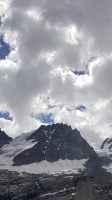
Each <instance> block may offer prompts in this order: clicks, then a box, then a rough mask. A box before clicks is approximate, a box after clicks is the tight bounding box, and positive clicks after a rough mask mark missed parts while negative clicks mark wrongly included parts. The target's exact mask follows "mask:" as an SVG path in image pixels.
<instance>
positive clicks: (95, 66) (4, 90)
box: [0, 0, 112, 142]
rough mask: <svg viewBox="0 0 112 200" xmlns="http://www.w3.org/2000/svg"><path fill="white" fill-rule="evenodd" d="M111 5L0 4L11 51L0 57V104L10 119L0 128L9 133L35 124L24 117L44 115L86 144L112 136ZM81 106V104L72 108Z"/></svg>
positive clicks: (72, 0)
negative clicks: (81, 136)
mask: <svg viewBox="0 0 112 200" xmlns="http://www.w3.org/2000/svg"><path fill="white" fill-rule="evenodd" d="M111 7H112V2H111V0H107V1H105V0H102V1H101V0H97V1H96V0H95V1H90V0H79V1H77V0H61V1H60V0H57V1H56V2H55V0H41V1H40V0H32V1H31V0H22V1H20V0H10V1H9V0H4V1H3V0H2V1H1V4H0V12H1V16H2V26H1V33H2V34H3V35H4V40H5V41H6V42H8V43H9V44H10V47H11V49H12V51H11V53H10V55H9V56H8V57H6V59H5V60H2V61H0V104H1V105H3V104H4V105H6V107H7V111H8V112H10V113H11V115H12V116H13V119H14V121H13V122H10V124H11V125H9V124H8V123H9V122H8V123H7V122H6V121H4V122H2V123H1V126H2V127H3V128H5V130H6V131H7V132H8V133H9V134H10V135H11V134H12V135H14V134H15V135H16V133H17V134H18V133H19V132H21V131H29V130H31V129H35V128H36V127H38V126H39V125H40V124H41V122H40V121H36V120H35V119H32V118H31V116H30V114H31V113H32V112H33V113H35V114H39V113H41V112H42V113H48V114H49V113H52V114H53V116H54V121H55V122H64V123H68V124H71V125H72V127H73V128H75V127H77V128H78V129H80V130H81V132H82V134H84V135H85V136H86V137H87V139H88V141H90V142H92V140H94V141H95V140H96V136H97V137H98V138H99V137H100V138H104V137H110V136H111V127H112V124H111V119H112V116H111V99H112V92H111V85H112V79H111V74H112V67H111V64H112V61H111V60H112V59H111V58H112V56H111V54H112V42H111V41H112V40H111V35H112V24H111V19H112V12H111ZM93 57H94V59H93V60H92V58H93ZM75 70H82V71H85V72H87V71H89V73H86V74H84V75H82V76H78V75H76V74H74V73H73V72H72V71H75ZM46 99H47V100H46ZM80 105H84V106H86V108H87V109H86V110H85V111H84V112H81V111H76V110H75V109H76V107H77V106H80ZM50 106H51V107H50ZM3 109H4V108H3ZM9 127H11V128H9ZM15 127H17V128H15ZM33 127H35V128H33ZM9 130H10V131H9ZM11 131H12V132H11Z"/></svg>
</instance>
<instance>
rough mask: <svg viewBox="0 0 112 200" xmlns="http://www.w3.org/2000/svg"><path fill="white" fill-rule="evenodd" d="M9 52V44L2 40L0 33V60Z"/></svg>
mask: <svg viewBox="0 0 112 200" xmlns="http://www.w3.org/2000/svg"><path fill="white" fill-rule="evenodd" d="M9 54H10V46H9V44H7V43H6V42H4V37H3V35H0V60H4V59H5V57H6V56H8V55H9Z"/></svg>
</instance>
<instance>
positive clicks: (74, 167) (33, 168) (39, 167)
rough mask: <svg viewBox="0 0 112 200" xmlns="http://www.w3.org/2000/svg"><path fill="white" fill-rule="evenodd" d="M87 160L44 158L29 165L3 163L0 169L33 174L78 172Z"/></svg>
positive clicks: (82, 168)
mask: <svg viewBox="0 0 112 200" xmlns="http://www.w3.org/2000/svg"><path fill="white" fill-rule="evenodd" d="M86 162H87V159H82V160H68V159H65V160H61V159H59V160H58V161H56V162H47V161H46V160H44V161H42V162H39V163H32V164H29V165H22V166H12V165H11V164H12V163H10V162H9V163H5V165H0V169H8V170H10V171H17V172H20V173H21V172H27V173H31V174H32V173H34V174H42V173H49V174H56V173H65V174H71V173H75V174H77V173H80V171H83V170H84V169H85V167H84V165H85V163H86Z"/></svg>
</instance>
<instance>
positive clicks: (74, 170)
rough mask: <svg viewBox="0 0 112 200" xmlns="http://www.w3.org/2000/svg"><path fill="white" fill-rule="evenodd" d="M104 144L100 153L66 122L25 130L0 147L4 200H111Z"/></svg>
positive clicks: (111, 181)
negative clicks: (103, 166) (105, 165)
mask: <svg viewBox="0 0 112 200" xmlns="http://www.w3.org/2000/svg"><path fill="white" fill-rule="evenodd" d="M7 137H8V136H7ZM106 142H107V141H106ZM106 142H104V145H102V146H103V148H104V146H105V145H106ZM109 144H110V143H109ZM103 148H101V149H100V156H99V154H98V155H97V153H98V152H97V153H96V152H95V151H94V149H93V148H92V147H91V146H90V145H89V144H88V143H87V141H86V140H84V139H83V138H82V136H81V134H80V132H79V131H78V130H77V129H74V130H72V128H71V127H70V126H67V125H66V124H53V125H48V126H44V125H42V126H41V127H40V128H39V129H37V130H34V131H32V132H29V133H25V134H21V135H20V136H18V137H16V138H14V139H13V140H10V142H9V143H8V144H7V145H6V144H5V145H4V146H2V147H1V148H0V177H1V178H0V199H1V200H20V199H21V200H37V199H39V200H40V199H41V200H44V199H46V200H51V199H52V200H66V199H67V200H74V199H75V200H87V199H93V200H111V199H112V174H110V173H108V172H106V170H104V169H102V167H101V165H102V161H101V159H102V158H103V157H101V152H102V154H103ZM109 152H110V151H109ZM108 158H109V157H108ZM109 159H110V158H109Z"/></svg>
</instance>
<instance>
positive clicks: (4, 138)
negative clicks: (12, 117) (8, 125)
mask: <svg viewBox="0 0 112 200" xmlns="http://www.w3.org/2000/svg"><path fill="white" fill-rule="evenodd" d="M11 140H12V138H11V137H9V136H8V135H7V134H6V133H5V132H4V131H2V130H1V129H0V148H1V147H3V146H4V145H5V144H9V143H10V142H11Z"/></svg>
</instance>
